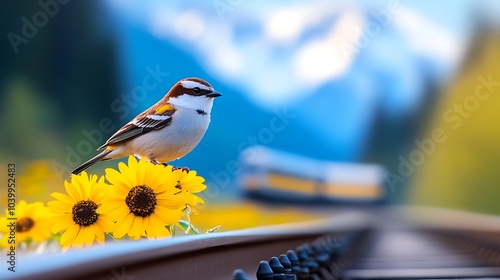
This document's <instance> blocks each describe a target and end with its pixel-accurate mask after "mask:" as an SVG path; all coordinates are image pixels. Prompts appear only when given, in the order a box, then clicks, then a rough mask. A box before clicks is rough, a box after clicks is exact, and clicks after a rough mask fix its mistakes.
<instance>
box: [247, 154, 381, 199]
mask: <svg viewBox="0 0 500 280" xmlns="http://www.w3.org/2000/svg"><path fill="white" fill-rule="evenodd" d="M240 163H241V167H242V172H241V173H240V174H241V175H240V177H239V182H240V185H241V187H242V189H243V191H244V193H245V195H247V196H250V197H256V198H260V199H267V200H279V201H288V202H313V203H314V202H335V203H348V204H349V203H362V204H379V203H383V202H385V200H386V187H385V183H384V182H385V180H384V172H385V170H384V168H383V167H381V166H379V165H373V164H346V163H335V162H327V161H320V160H315V159H311V158H307V157H302V156H299V155H295V154H290V153H285V152H282V151H278V150H274V149H270V148H266V147H263V146H254V147H250V148H247V149H246V150H244V151H242V153H241V155H240Z"/></svg>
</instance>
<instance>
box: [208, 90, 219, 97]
mask: <svg viewBox="0 0 500 280" xmlns="http://www.w3.org/2000/svg"><path fill="white" fill-rule="evenodd" d="M219 96H222V94H220V93H218V92H216V91H214V92H212V93H209V94H207V97H212V98H214V97H219Z"/></svg>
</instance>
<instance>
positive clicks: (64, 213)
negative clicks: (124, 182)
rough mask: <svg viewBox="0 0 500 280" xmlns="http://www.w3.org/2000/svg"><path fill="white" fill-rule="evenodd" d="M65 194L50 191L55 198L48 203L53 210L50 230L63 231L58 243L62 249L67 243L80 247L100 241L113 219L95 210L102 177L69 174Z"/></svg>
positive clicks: (103, 188) (102, 194)
mask: <svg viewBox="0 0 500 280" xmlns="http://www.w3.org/2000/svg"><path fill="white" fill-rule="evenodd" d="M64 187H65V188H66V192H67V195H66V194H62V193H57V192H56V193H53V194H52V196H53V197H54V198H55V199H57V200H55V201H50V202H49V203H48V205H49V209H50V210H51V211H52V212H53V213H54V221H55V224H54V226H53V227H52V231H53V232H54V233H57V232H63V231H64V234H63V235H62V236H61V246H62V247H63V250H64V251H66V250H67V249H68V248H69V247H73V248H80V247H82V246H83V245H85V246H90V245H92V244H93V243H94V241H97V243H100V244H102V243H104V233H105V232H110V231H111V229H112V227H113V222H112V221H111V220H110V219H109V218H108V217H107V216H106V215H105V214H102V213H101V212H100V211H99V210H100V208H101V207H102V203H103V199H104V197H105V192H106V188H107V185H106V183H105V182H104V177H101V178H100V179H99V180H98V179H97V176H96V175H91V176H89V175H87V173H86V172H85V171H84V172H82V173H81V174H80V175H72V176H71V182H68V181H65V182H64Z"/></svg>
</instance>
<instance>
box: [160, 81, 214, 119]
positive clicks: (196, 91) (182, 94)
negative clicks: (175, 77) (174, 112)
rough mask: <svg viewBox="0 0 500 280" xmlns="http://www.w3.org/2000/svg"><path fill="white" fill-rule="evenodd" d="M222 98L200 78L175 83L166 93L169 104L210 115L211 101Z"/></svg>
mask: <svg viewBox="0 0 500 280" xmlns="http://www.w3.org/2000/svg"><path fill="white" fill-rule="evenodd" d="M219 96H222V94H220V93H218V92H216V91H215V90H214V88H213V87H212V86H211V85H210V84H209V83H208V82H206V81H204V80H202V79H200V78H186V79H183V80H180V81H179V82H177V83H176V84H175V85H174V86H173V87H172V88H171V89H170V91H169V92H168V94H167V97H168V102H169V103H170V104H173V105H176V106H179V107H185V108H190V109H195V110H203V111H204V112H207V113H210V111H211V109H212V105H213V99H214V98H216V97H219Z"/></svg>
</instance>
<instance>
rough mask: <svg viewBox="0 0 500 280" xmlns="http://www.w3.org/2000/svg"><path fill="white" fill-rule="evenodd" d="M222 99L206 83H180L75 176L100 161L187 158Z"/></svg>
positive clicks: (166, 160)
mask: <svg viewBox="0 0 500 280" xmlns="http://www.w3.org/2000/svg"><path fill="white" fill-rule="evenodd" d="M219 96H222V95H221V94H220V93H218V92H216V91H214V89H213V87H212V86H211V85H210V84H209V83H207V82H206V81H204V80H202V79H198V78H187V79H183V80H181V81H179V82H177V83H176V84H175V85H174V86H173V87H172V88H171V89H170V91H169V92H168V93H167V94H166V95H165V96H164V97H163V98H162V99H161V100H160V101H158V102H157V103H156V104H154V105H153V106H151V107H150V108H149V109H147V110H146V111H144V112H142V113H140V114H139V115H138V116H137V117H135V118H134V119H133V120H131V121H130V122H129V123H127V124H126V125H124V126H123V127H122V128H120V129H119V130H118V131H117V132H116V133H115V134H114V135H113V136H111V138H109V139H108V141H106V143H104V145H102V146H101V147H99V148H98V149H97V150H102V152H101V153H100V154H98V155H97V156H95V157H93V158H92V159H90V160H89V161H87V162H85V163H84V164H82V165H81V166H79V167H78V168H76V169H75V170H73V171H72V172H71V173H72V174H79V173H80V172H82V171H83V170H85V169H87V168H89V167H90V166H92V165H93V164H95V163H96V162H98V161H103V160H109V159H116V158H122V157H126V156H129V155H135V156H137V157H140V158H143V157H144V158H147V159H148V160H149V161H151V162H153V163H155V164H156V163H166V162H169V161H172V160H175V159H178V158H181V157H183V156H185V155H186V154H187V153H189V152H191V151H192V150H193V149H194V148H195V147H196V145H198V143H199V142H200V140H201V138H202V137H203V135H204V134H205V131H207V128H208V124H209V123H210V111H211V110H212V106H213V101H214V98H215V97H219Z"/></svg>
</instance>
